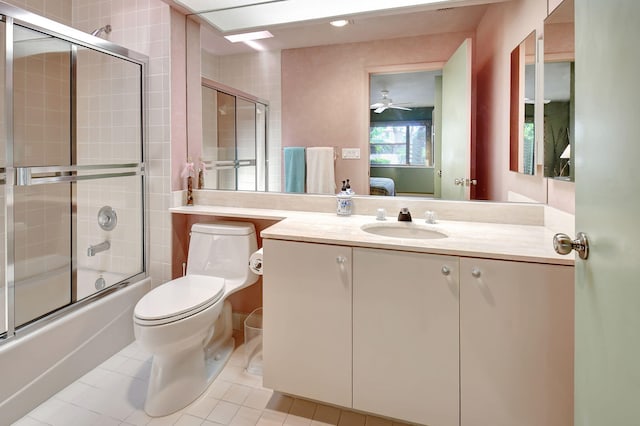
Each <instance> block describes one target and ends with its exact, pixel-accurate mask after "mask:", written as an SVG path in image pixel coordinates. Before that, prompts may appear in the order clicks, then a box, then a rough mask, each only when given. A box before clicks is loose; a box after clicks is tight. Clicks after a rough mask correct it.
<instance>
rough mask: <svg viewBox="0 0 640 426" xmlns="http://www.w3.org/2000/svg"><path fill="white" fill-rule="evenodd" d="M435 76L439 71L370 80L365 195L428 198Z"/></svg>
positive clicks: (430, 192)
mask: <svg viewBox="0 0 640 426" xmlns="http://www.w3.org/2000/svg"><path fill="white" fill-rule="evenodd" d="M441 76H442V70H435V71H418V72H406V73H388V74H371V75H370V85H369V86H370V94H369V102H370V106H369V108H370V110H371V111H370V114H369V164H370V166H369V171H370V178H369V194H370V195H385V196H390V195H422V196H433V195H434V180H433V179H434V136H435V133H436V131H439V125H438V126H436V125H434V123H433V119H434V114H433V111H434V108H435V93H436V90H442V77H441ZM438 108H441V106H438Z"/></svg>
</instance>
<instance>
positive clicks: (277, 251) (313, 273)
mask: <svg viewBox="0 0 640 426" xmlns="http://www.w3.org/2000/svg"><path fill="white" fill-rule="evenodd" d="M263 248H264V276H263V279H264V281H263V283H264V284H263V288H264V290H263V293H264V294H263V306H264V315H263V327H264V329H263V383H264V386H266V387H269V388H271V389H275V390H278V391H282V392H286V393H290V394H294V395H299V396H302V397H306V398H310V399H314V400H318V401H324V402H328V403H331V404H336V405H341V406H344V407H351V391H352V388H351V380H352V379H351V377H352V370H351V363H352V355H351V341H352V339H351V329H352V324H351V309H352V308H351V305H352V300H351V298H352V288H351V277H352V272H351V262H352V256H351V252H352V249H351V248H350V247H344V246H332V245H324V244H307V243H299V242H289V241H278V240H267V239H265V240H263Z"/></svg>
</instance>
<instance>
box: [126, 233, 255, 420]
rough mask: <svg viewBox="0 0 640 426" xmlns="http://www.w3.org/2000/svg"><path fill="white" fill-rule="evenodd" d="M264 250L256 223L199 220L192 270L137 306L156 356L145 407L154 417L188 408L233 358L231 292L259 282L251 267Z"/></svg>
mask: <svg viewBox="0 0 640 426" xmlns="http://www.w3.org/2000/svg"><path fill="white" fill-rule="evenodd" d="M256 250H257V240H256V231H255V228H254V226H253V224H252V223H245V222H222V221H221V222H215V223H206V224H205V223H196V224H194V225H193V226H192V227H191V239H190V242H189V254H188V257H187V270H186V275H185V276H183V277H180V278H177V279H175V280H171V281H169V282H167V283H165V284H162V285H160V286H158V287H156V288H155V289H153V290H151V291H150V292H149V293H147V294H146V295H145V296H144V297H142V299H140V301H138V303H137V304H136V306H135V308H134V314H133V329H134V333H135V337H136V340H137V341H138V343H139V344H140V345H141V346H142V347H143V348H144V349H146V350H147V351H149V352H150V353H151V354H153V361H152V365H151V375H150V378H149V388H148V390H147V400H146V402H145V407H144V409H145V411H146V412H147V414H148V415H150V416H153V417H158V416H165V415H168V414H171V413H173V412H175V411H178V410H180V409H182V408H184V407H186V406H187V405H189V404H190V403H191V402H192V401H194V400H195V399H196V398H197V397H198V396H199V395H200V394H202V392H204V391H205V390H206V389H207V387H208V386H209V384H211V382H212V381H213V380H214V379H215V378H216V376H217V375H218V374H219V373H220V371H221V370H222V368H223V367H224V365H225V364H226V362H227V360H228V359H229V357H230V356H231V353H232V352H233V348H234V340H233V337H232V336H231V334H232V324H231V304H230V303H229V302H228V301H226V298H227V297H228V296H229V295H230V294H232V293H234V292H236V291H238V290H240V289H242V288H244V287H247V286H249V285H251V284H253V283H255V282H256V281H257V280H258V276H257V275H256V274H254V273H253V272H251V270H250V269H249V256H250V255H251V253H253V252H254V251H256Z"/></svg>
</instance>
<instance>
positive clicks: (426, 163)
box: [369, 121, 433, 167]
mask: <svg viewBox="0 0 640 426" xmlns="http://www.w3.org/2000/svg"><path fill="white" fill-rule="evenodd" d="M432 146H433V143H432V140H431V122H430V121H423V122H375V123H372V125H371V128H370V132H369V149H370V154H369V160H370V162H371V165H372V166H385V165H386V166H396V167H403V166H421V167H432V166H433V148H432Z"/></svg>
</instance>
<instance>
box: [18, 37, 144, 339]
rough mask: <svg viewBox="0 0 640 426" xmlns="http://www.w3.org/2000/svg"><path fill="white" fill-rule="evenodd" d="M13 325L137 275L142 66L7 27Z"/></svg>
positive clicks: (140, 260)
mask: <svg viewBox="0 0 640 426" xmlns="http://www.w3.org/2000/svg"><path fill="white" fill-rule="evenodd" d="M13 34H14V46H13V47H14V49H13V50H14V52H13V67H12V71H13V87H14V91H13V133H14V138H13V158H12V159H7V162H8V164H13V167H15V170H16V176H17V181H16V186H15V187H13V188H11V189H10V191H11V192H12V198H13V201H14V203H13V206H12V210H11V211H12V214H13V217H14V221H13V224H12V225H13V252H14V253H13V254H14V262H13V265H14V273H15V278H14V282H15V304H14V306H15V312H14V315H15V327H20V326H22V325H25V324H28V323H30V322H32V321H34V320H37V319H38V318H41V317H43V316H45V315H47V314H49V313H51V312H54V311H57V310H59V309H61V308H63V307H65V306H68V305H71V304H73V303H75V302H77V301H80V300H82V299H85V298H87V297H89V296H91V295H93V294H95V293H97V292H99V291H101V290H103V289H105V288H108V287H109V286H112V285H114V284H116V283H119V282H122V281H123V280H126V279H127V278H130V277H133V276H135V275H137V274H140V273H143V272H144V259H143V258H144V251H143V200H144V197H143V195H144V191H143V188H144V181H143V179H144V178H143V174H144V165H143V150H142V146H143V144H142V139H143V135H142V97H141V93H142V68H141V65H140V64H138V63H135V62H131V61H127V60H124V59H122V58H119V57H116V56H112V55H109V54H106V53H103V52H100V51H96V50H92V49H89V48H85V47H82V46H80V45H77V44H74V43H71V42H69V41H65V40H61V39H58V38H56V37H52V36H50V35H46V34H43V33H40V32H37V31H34V30H32V29H28V28H25V27H21V26H19V25H14V32H13Z"/></svg>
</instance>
